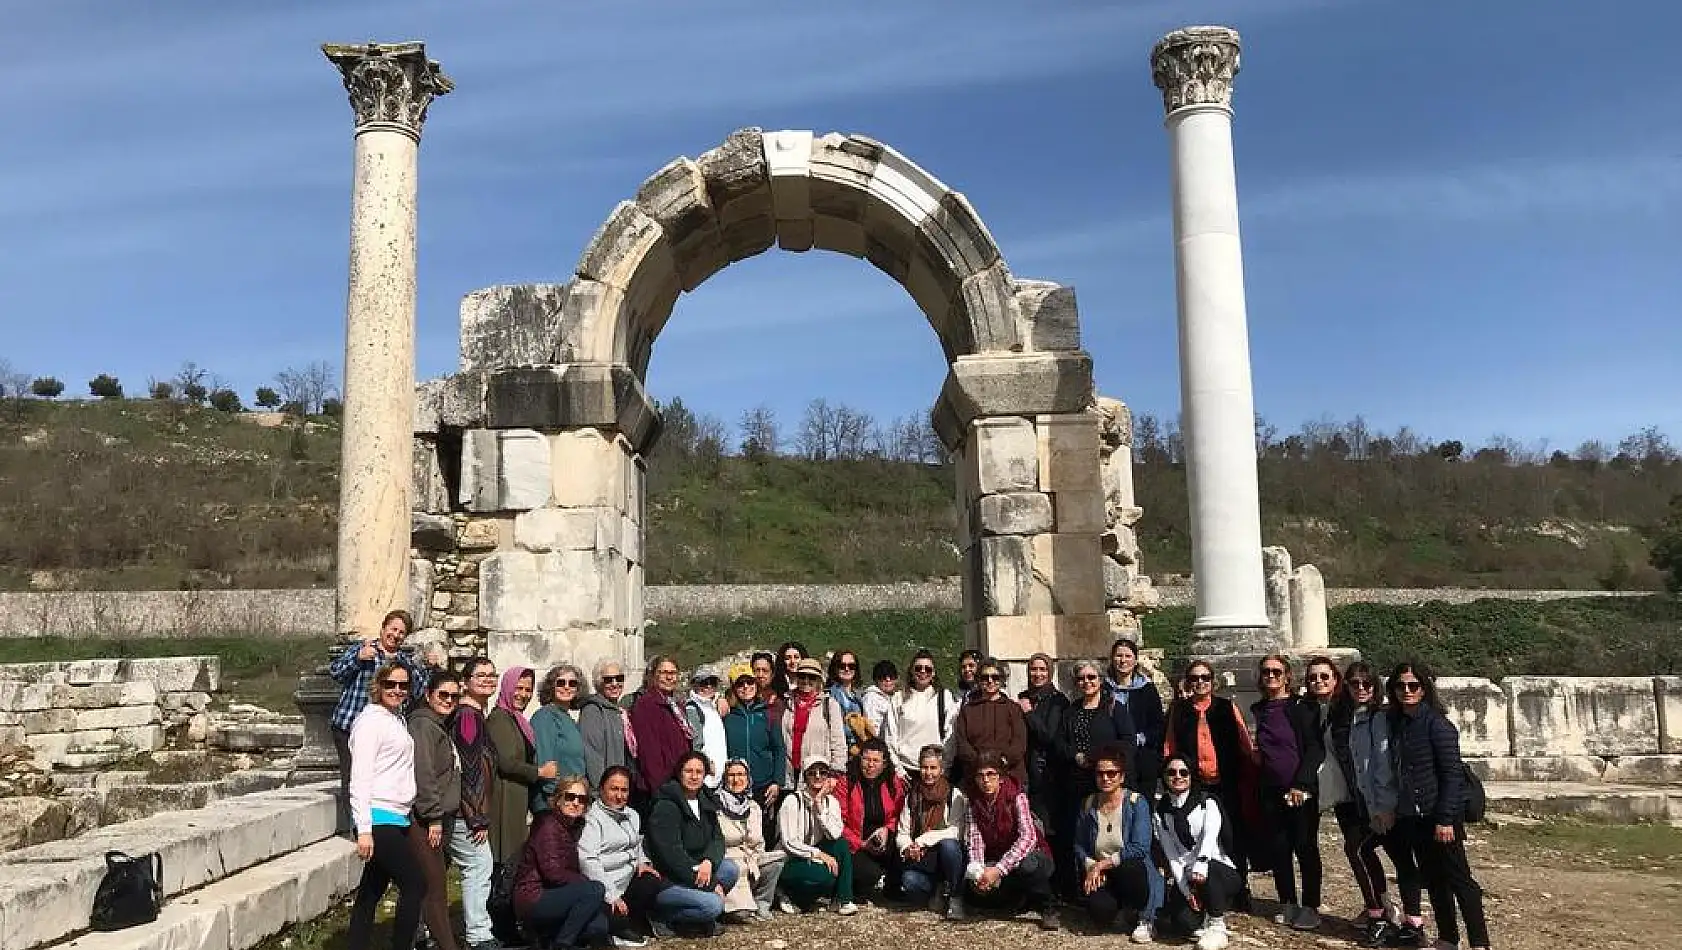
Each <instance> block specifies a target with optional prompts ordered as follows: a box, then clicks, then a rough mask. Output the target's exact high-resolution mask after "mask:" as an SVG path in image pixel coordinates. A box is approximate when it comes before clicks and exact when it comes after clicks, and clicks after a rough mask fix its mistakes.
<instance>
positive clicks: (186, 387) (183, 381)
mask: <svg viewBox="0 0 1682 950" xmlns="http://www.w3.org/2000/svg"><path fill="white" fill-rule="evenodd" d="M209 376H210V373H208V372H207V371H205V369H204V368H203V367H201V366H199V364H197V363H195V362H193V361H192V360H188V361H187V362H185V363H182V364H181V369H179V370H177V371H176V373H175V394H176V395H177V396H179V397H181V398H182V399H183V400H185V401H187V402H192V403H200V402H204V400H205V397H206V396H208V395H210V388H209V387H207V386H206V385H205V380H206V379H207V378H208V377H209Z"/></svg>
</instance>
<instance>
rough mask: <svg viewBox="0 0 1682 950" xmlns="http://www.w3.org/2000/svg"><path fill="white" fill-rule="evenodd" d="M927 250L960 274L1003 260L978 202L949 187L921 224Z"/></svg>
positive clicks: (978, 270) (953, 271) (961, 275)
mask: <svg viewBox="0 0 1682 950" xmlns="http://www.w3.org/2000/svg"><path fill="white" fill-rule="evenodd" d="M919 230H920V231H921V232H922V235H923V237H924V238H925V239H926V240H925V242H924V244H923V249H924V250H925V252H928V251H932V252H933V254H932V256H931V259H932V260H936V261H940V262H942V263H944V264H945V267H946V270H947V271H949V272H951V273H953V274H957V275H959V276H960V277H967V276H968V275H970V274H974V273H978V272H980V271H981V270H983V269H985V268H988V267H991V266H992V265H993V264H994V263H996V262H997V261H998V260H999V256H1000V255H999V245H998V242H996V241H994V240H993V235H992V234H991V233H989V232H988V230H987V225H985V224H983V223H982V221H981V216H980V215H978V214H976V213H975V206H974V205H972V204H970V201H969V199H968V198H966V197H964V196H963V195H962V194H960V193H958V192H956V191H951V190H948V191H947V192H946V193H945V194H943V195H941V196H940V204H939V206H938V207H936V208H935V210H934V211H933V212H931V213H930V214H929V215H928V217H927V218H925V219H924V220H923V221H922V222H921V224H920V225H919Z"/></svg>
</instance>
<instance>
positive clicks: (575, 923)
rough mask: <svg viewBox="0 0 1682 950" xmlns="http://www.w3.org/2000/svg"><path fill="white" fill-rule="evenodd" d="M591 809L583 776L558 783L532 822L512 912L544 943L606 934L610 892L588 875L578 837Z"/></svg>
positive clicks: (578, 941) (586, 940) (585, 940)
mask: <svg viewBox="0 0 1682 950" xmlns="http://www.w3.org/2000/svg"><path fill="white" fill-rule="evenodd" d="M589 807H590V783H589V781H587V780H586V779H585V778H584V776H582V775H567V776H563V777H561V778H560V779H558V780H557V781H556V782H555V794H554V795H553V796H552V801H551V802H550V803H549V804H548V806H547V807H545V808H544V809H543V811H541V812H539V813H538V815H537V818H536V819H535V820H533V821H532V826H531V836H530V837H529V838H527V839H526V845H525V848H524V849H523V850H522V852H521V854H520V864H519V866H518V867H517V868H516V869H515V871H514V915H515V916H516V917H518V918H519V919H520V920H521V921H523V922H524V923H525V925H526V927H527V928H529V929H530V930H531V932H532V935H533V936H535V937H536V938H537V945H538V946H540V947H557V948H565V947H583V946H589V945H591V944H596V943H602V942H605V941H606V940H607V938H608V915H607V901H606V896H607V890H606V888H605V887H603V886H602V883H601V882H600V881H593V880H591V879H590V878H588V877H586V876H585V874H584V870H583V867H582V866H581V865H580V863H579V852H578V839H579V836H580V834H581V833H582V832H583V830H584V812H585V810H586V809H588V808H589Z"/></svg>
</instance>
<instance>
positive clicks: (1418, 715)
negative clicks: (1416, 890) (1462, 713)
mask: <svg viewBox="0 0 1682 950" xmlns="http://www.w3.org/2000/svg"><path fill="white" fill-rule="evenodd" d="M1389 695H1390V712H1389V719H1390V741H1391V750H1390V751H1391V756H1392V759H1393V761H1394V762H1395V768H1396V792H1397V802H1396V827H1395V829H1394V830H1393V831H1392V832H1391V839H1392V841H1393V842H1394V845H1395V850H1394V851H1393V852H1392V853H1391V856H1392V857H1393V858H1394V859H1395V861H1396V877H1397V879H1398V881H1406V882H1410V883H1411V880H1414V879H1417V880H1422V881H1423V883H1424V886H1425V890H1426V891H1428V892H1429V893H1430V895H1431V910H1432V911H1433V912H1434V913H1435V914H1436V918H1437V946H1439V947H1442V946H1447V947H1458V946H1459V945H1460V927H1459V925H1458V923H1457V921H1456V916H1455V905H1457V904H1458V905H1459V912H1460V914H1459V915H1460V916H1461V917H1464V918H1465V919H1466V939H1467V943H1468V944H1469V945H1470V946H1471V947H1472V948H1473V950H1486V948H1488V946H1489V924H1488V923H1487V922H1486V921H1485V919H1484V913H1483V888H1481V887H1479V886H1478V882H1477V880H1476V879H1475V878H1473V877H1472V868H1471V864H1470V863H1469V862H1468V861H1467V860H1466V826H1465V824H1464V822H1463V820H1462V815H1463V813H1464V810H1465V807H1466V774H1465V766H1464V765H1463V764H1462V763H1461V761H1460V731H1459V730H1458V729H1456V728H1454V723H1452V722H1449V721H1448V717H1447V716H1445V715H1443V707H1442V702H1441V701H1440V700H1438V699H1437V684H1436V678H1435V677H1434V676H1432V675H1431V671H1430V669H1429V668H1428V667H1426V666H1425V664H1423V663H1414V662H1409V663H1402V664H1400V665H1398V666H1397V667H1396V669H1395V672H1393V673H1391V674H1390V687H1389ZM1413 886H1417V885H1413ZM1402 893H1403V895H1404V900H1405V895H1406V894H1407V890H1406V886H1405V885H1404V886H1403V891H1402ZM1414 919H1415V917H1414V915H1411V914H1410V915H1409V918H1408V921H1407V922H1408V923H1409V924H1412V923H1413V922H1414Z"/></svg>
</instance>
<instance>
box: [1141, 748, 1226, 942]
mask: <svg viewBox="0 0 1682 950" xmlns="http://www.w3.org/2000/svg"><path fill="white" fill-rule="evenodd" d="M1162 782H1163V784H1164V785H1165V786H1167V791H1166V792H1164V794H1163V796H1162V798H1161V799H1160V800H1159V801H1158V802H1157V805H1156V838H1157V840H1158V841H1160V842H1161V843H1162V856H1163V857H1164V858H1166V859H1167V861H1168V880H1169V882H1170V883H1172V884H1173V885H1174V886H1173V887H1171V888H1169V889H1168V905H1167V915H1166V916H1167V919H1168V920H1170V921H1173V922H1174V923H1175V924H1176V925H1177V926H1178V927H1179V929H1181V930H1183V931H1186V932H1189V933H1190V934H1191V936H1192V937H1193V939H1195V940H1196V941H1197V950H1226V947H1227V946H1228V943H1229V940H1230V938H1229V937H1228V936H1227V929H1226V912H1227V911H1228V910H1231V909H1232V906H1233V902H1234V901H1235V900H1236V899H1237V897H1238V894H1239V892H1240V891H1242V890H1243V888H1244V881H1243V879H1242V878H1240V877H1239V876H1238V871H1237V869H1236V868H1235V867H1234V865H1233V861H1232V858H1231V857H1230V855H1229V853H1228V849H1227V847H1226V845H1225V844H1224V841H1225V840H1226V839H1227V838H1228V837H1229V834H1230V830H1231V829H1230V828H1229V827H1228V826H1227V824H1226V823H1225V822H1223V821H1222V814H1221V805H1220V802H1219V801H1217V800H1216V799H1215V797H1214V796H1213V795H1212V794H1209V793H1208V792H1205V791H1204V790H1203V789H1202V788H1194V787H1193V786H1192V781H1191V764H1190V762H1189V761H1188V760H1187V759H1186V758H1185V757H1184V756H1179V755H1174V756H1169V758H1168V761H1167V762H1165V763H1163V767H1162Z"/></svg>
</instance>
